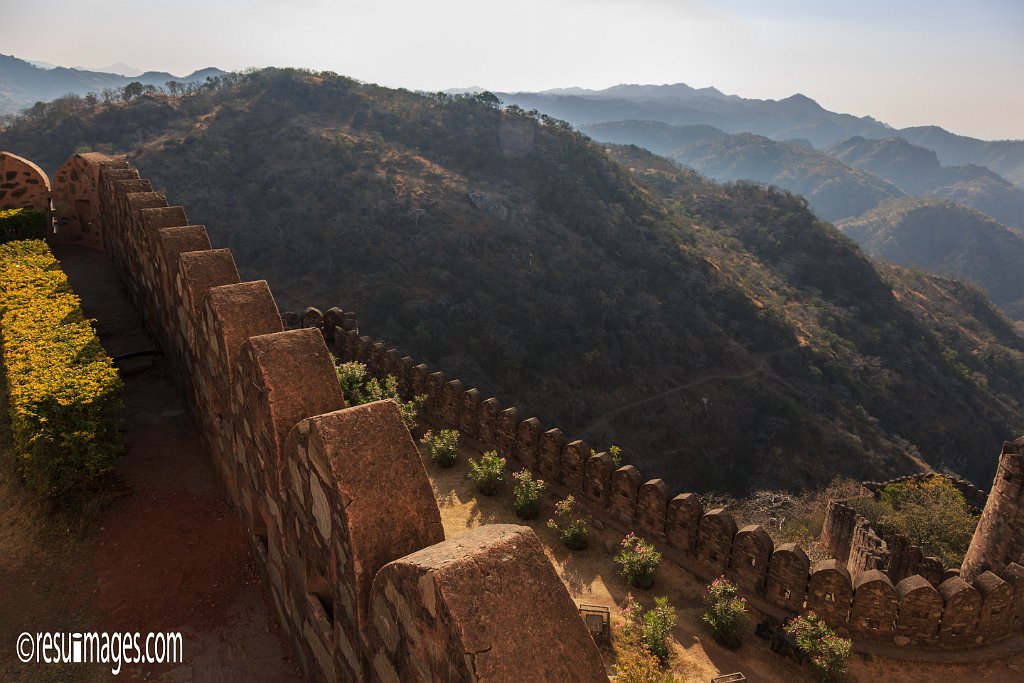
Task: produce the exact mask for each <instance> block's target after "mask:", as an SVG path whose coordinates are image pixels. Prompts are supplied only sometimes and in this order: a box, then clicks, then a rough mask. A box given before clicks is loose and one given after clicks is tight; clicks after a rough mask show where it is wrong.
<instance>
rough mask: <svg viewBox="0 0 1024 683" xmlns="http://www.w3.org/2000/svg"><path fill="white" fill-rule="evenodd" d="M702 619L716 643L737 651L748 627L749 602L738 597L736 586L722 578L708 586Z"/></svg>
mask: <svg viewBox="0 0 1024 683" xmlns="http://www.w3.org/2000/svg"><path fill="white" fill-rule="evenodd" d="M702 618H703V620H704V623H706V624H707V625H708V629H709V630H710V631H711V636H712V637H713V638H714V639H715V640H716V641H718V642H719V643H720V644H722V645H724V646H725V647H727V648H730V649H735V648H737V647H739V646H740V634H741V633H742V632H743V629H744V628H746V625H747V601H746V599H745V598H740V597H737V595H736V586H735V585H733V584H732V583H731V582H730V581H728V580H726V578H725V577H724V576H720V577H718V578H717V579H715V580H714V581H712V582H711V585H710V586H708V592H707V595H706V596H704V616H703V617H702Z"/></svg>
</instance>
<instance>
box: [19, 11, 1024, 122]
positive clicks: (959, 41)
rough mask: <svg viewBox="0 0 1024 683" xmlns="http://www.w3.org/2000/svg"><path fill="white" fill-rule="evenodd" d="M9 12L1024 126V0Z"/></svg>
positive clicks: (534, 77)
mask: <svg viewBox="0 0 1024 683" xmlns="http://www.w3.org/2000/svg"><path fill="white" fill-rule="evenodd" d="M0 16H2V17H3V33H2V35H3V38H2V41H0V53H4V54H14V55H15V56H18V57H22V58H26V59H36V60H44V61H47V62H52V63H55V64H60V65H83V66H87V67H101V66H105V65H108V64H111V63H114V62H125V63H127V64H130V65H133V66H137V67H139V68H142V69H156V70H162V71H171V72H175V73H179V74H183V73H187V72H190V71H193V70H195V69H198V68H202V67H205V66H218V67H221V68H224V69H241V68H245V67H249V66H301V67H308V68H312V69H329V70H331V71H336V72H338V73H342V74H345V75H347V76H352V77H353V78H358V79H360V80H363V81H367V82H374V83H380V84H382V85H391V86H403V87H406V88H409V89H423V90H441V89H445V88H451V87H462V86H470V85H480V86H483V87H486V88H490V89H492V90H506V91H508V90H541V89H546V88H554V87H566V86H583V87H590V88H601V87H607V86H610V85H614V84H616V83H678V82H683V83H687V84H689V85H692V86H695V87H703V86H707V85H714V86H715V87H717V88H719V89H720V90H722V91H724V92H727V93H730V94H736V95H741V96H743V97H759V98H770V99H779V98H783V97H787V96H789V95H792V94H793V93H796V92H801V93H804V94H805V95H808V96H809V97H812V98H814V99H816V100H818V102H819V103H821V104H822V106H824V107H826V108H828V109H832V110H835V111H842V112H847V113H851V114H857V115H863V114H870V115H872V116H874V117H875V118H878V119H881V120H883V121H885V122H886V123H889V124H891V125H894V126H897V127H903V126H909V125H921V124H938V125H941V126H943V127H945V128H948V129H950V130H952V131H954V132H957V133H963V134H966V135H973V136H976V137H981V138H988V139H991V138H1022V139H1024V87H1022V86H1024V2H1021V1H1020V0H969V1H962V2H951V1H949V0H884V1H883V0H842V1H836V2H831V1H830V0H777V1H772V0H720V1H717V2H711V1H710V0H708V1H700V0H518V1H514V2H513V1H508V2H491V1H489V0H418V1H413V0H390V2H385V1H383V0H377V1H376V2H346V1H344V0H201V1H200V0H179V1H177V2H170V1H164V0H144V1H143V2H139V1H138V0H132V1H131V2H128V1H126V0H88V1H83V0H49V1H48V2H46V3H45V4H44V5H43V6H42V9H41V8H40V6H39V5H35V4H33V3H27V2H24V1H23V0H0Z"/></svg>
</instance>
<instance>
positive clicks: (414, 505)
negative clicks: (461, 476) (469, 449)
mask: <svg viewBox="0 0 1024 683" xmlns="http://www.w3.org/2000/svg"><path fill="white" fill-rule="evenodd" d="M285 457H286V459H287V460H286V463H285V466H284V467H283V468H282V474H283V486H282V490H283V491H284V492H285V493H286V495H287V496H288V498H287V501H288V506H289V508H290V509H291V510H292V512H293V513H294V514H295V522H296V523H295V529H296V531H297V532H298V535H297V536H296V537H295V538H294V540H295V545H294V548H295V549H296V552H300V553H301V555H300V557H303V558H304V559H305V567H304V570H303V571H304V574H305V576H306V579H305V583H306V590H307V591H308V592H310V593H312V594H315V595H316V596H317V597H318V599H320V600H329V601H330V602H331V603H332V610H331V611H333V613H334V617H335V619H334V625H333V630H334V636H335V637H336V638H338V639H339V640H340V641H343V642H346V643H348V644H349V647H350V648H351V649H352V650H353V651H354V652H355V653H359V652H361V651H362V649H363V645H362V644H363V637H364V636H365V635H368V634H369V633H370V632H371V629H372V628H373V624H372V621H371V618H370V587H371V585H372V582H373V577H374V575H375V574H376V573H377V571H379V570H380V568H381V567H383V566H384V565H385V564H387V563H388V562H391V561H392V560H396V559H398V558H400V557H402V556H404V555H408V554H409V553H411V552H415V551H416V550H419V549H420V548H424V547H426V546H428V545H431V544H434V543H439V542H440V541H442V540H444V531H443V528H442V526H441V516H440V513H439V512H438V509H437V504H436V503H435V501H434V494H433V491H432V490H431V488H430V482H429V480H428V479H427V475H426V471H425V470H424V469H423V463H422V461H421V460H420V456H419V453H418V451H417V450H416V446H415V444H414V443H413V441H412V437H411V436H410V435H409V430H408V429H406V427H405V423H404V422H402V418H401V415H400V414H399V412H398V406H397V405H395V403H394V402H393V401H378V402H376V403H369V404H366V405H361V406H356V407H354V408H347V409H345V410H339V411H336V412H333V413H327V414H325V415H318V416H316V417H311V418H308V419H306V420H303V421H302V422H300V423H299V424H298V425H296V426H295V428H294V429H292V430H291V432H290V433H289V435H288V439H287V442H286V446H285ZM325 469H326V470H327V475H328V476H327V479H324V477H323V473H322V470H325ZM383 510H386V511H387V514H381V512H382V511H383ZM396 520H401V523H396ZM289 535H290V532H289ZM310 577H313V579H316V580H315V581H314V580H313V579H311V578H310ZM311 581H312V583H311ZM318 587H319V588H318ZM321 588H322V590H323V591H325V592H326V595H320V593H319V592H318V591H319V590H321ZM296 609H299V610H301V612H300V613H305V614H311V616H308V617H307V619H311V618H314V617H315V616H316V615H315V602H313V603H312V604H310V603H309V601H307V602H306V604H303V603H302V602H301V601H299V602H298V604H297V606H296ZM311 610H312V613H311ZM329 654H330V655H331V656H332V657H333V659H334V660H335V661H336V662H337V664H338V665H339V666H340V667H341V668H342V673H343V675H342V676H341V680H360V679H361V678H362V676H363V675H364V673H365V669H364V664H363V662H362V657H359V656H356V657H355V658H354V659H355V661H352V659H353V658H350V657H345V656H344V655H343V654H339V653H337V652H336V651H335V650H334V648H332V649H331V650H329Z"/></svg>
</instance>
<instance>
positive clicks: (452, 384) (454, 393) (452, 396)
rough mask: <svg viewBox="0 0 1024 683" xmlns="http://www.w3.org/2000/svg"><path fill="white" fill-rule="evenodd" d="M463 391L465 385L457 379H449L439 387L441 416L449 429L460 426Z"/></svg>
mask: <svg viewBox="0 0 1024 683" xmlns="http://www.w3.org/2000/svg"><path fill="white" fill-rule="evenodd" d="M463 391H465V387H463V386H462V382H461V381H460V380H457V379H453V380H449V381H447V382H445V383H444V386H443V387H441V417H442V419H443V420H444V423H445V424H446V425H447V426H448V427H449V428H451V429H458V428H459V426H460V421H459V416H460V415H461V410H462V392H463Z"/></svg>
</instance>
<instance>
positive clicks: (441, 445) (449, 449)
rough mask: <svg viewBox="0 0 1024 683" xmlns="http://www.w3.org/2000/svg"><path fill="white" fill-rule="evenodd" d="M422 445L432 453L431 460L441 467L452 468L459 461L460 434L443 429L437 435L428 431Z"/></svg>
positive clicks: (453, 430)
mask: <svg viewBox="0 0 1024 683" xmlns="http://www.w3.org/2000/svg"><path fill="white" fill-rule="evenodd" d="M420 443H422V444H423V445H424V446H426V447H427V450H428V451H430V459H431V460H433V461H434V462H435V463H436V464H437V465H438V466H439V467H451V466H452V465H454V464H455V462H456V461H457V460H458V459H459V432H458V430H456V429H442V430H441V431H439V432H438V433H437V434H434V433H433V432H432V431H429V430H428V431H427V432H426V433H425V434H424V435H423V438H422V439H420Z"/></svg>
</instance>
